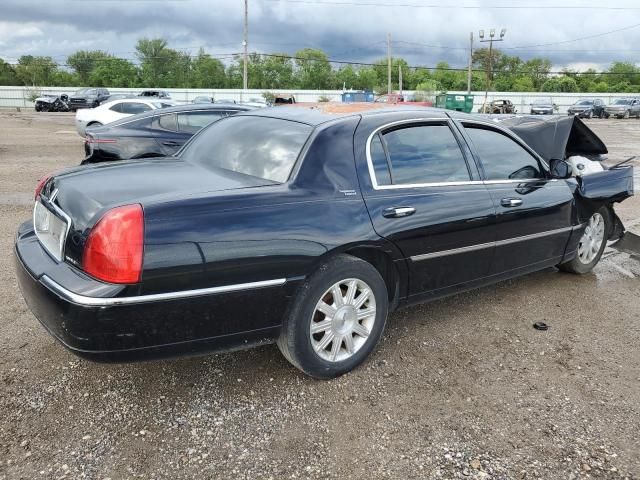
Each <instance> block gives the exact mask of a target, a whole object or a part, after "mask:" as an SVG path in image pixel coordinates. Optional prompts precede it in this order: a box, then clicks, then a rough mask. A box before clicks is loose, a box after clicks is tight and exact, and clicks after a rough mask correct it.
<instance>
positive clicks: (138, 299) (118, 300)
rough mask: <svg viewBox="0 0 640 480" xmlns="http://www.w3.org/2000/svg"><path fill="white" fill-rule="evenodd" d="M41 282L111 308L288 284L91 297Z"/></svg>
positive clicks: (61, 293) (81, 301)
mask: <svg viewBox="0 0 640 480" xmlns="http://www.w3.org/2000/svg"><path fill="white" fill-rule="evenodd" d="M40 282H41V283H42V284H43V285H44V286H45V287H47V288H48V289H49V290H51V292H53V293H54V294H56V295H58V296H59V297H61V298H63V299H64V300H67V301H69V302H72V303H75V304H78V305H83V306H90V307H109V306H116V305H132V304H140V303H149V302H156V301H163V300H177V299H183V298H193V297H201V296H204V295H217V294H220V293H231V292H239V291H243V290H252V289H258V288H265V287H276V286H281V285H284V284H285V283H286V282H287V279H286V278H277V279H274V280H263V281H260V282H250V283H236V284H233V285H223V286H220V287H209V288H199V289H196V290H182V291H177V292H167V293H154V294H150V295H138V296H134V297H108V298H100V297H89V296H86V295H81V294H79V293H75V292H72V291H70V290H67V289H66V288H65V287H63V286H62V285H60V284H59V283H58V282H56V281H55V280H52V279H51V278H50V277H48V276H47V275H42V277H41V278H40Z"/></svg>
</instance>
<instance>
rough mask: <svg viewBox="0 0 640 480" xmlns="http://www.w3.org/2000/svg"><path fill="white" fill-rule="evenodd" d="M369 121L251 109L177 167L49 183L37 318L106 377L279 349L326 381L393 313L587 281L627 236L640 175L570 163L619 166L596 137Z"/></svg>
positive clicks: (460, 122) (112, 170)
mask: <svg viewBox="0 0 640 480" xmlns="http://www.w3.org/2000/svg"><path fill="white" fill-rule="evenodd" d="M361 110H362V109H361V108H355V107H353V106H344V107H342V106H331V105H326V106H322V107H318V108H307V107H285V108H282V109H277V111H276V110H266V109H265V110H257V111H251V112H245V113H241V114H239V115H236V116H233V117H229V118H225V119H223V120H220V121H218V122H215V123H213V124H211V125H210V126H208V127H206V128H204V129H203V130H201V131H200V132H199V133H198V134H197V135H195V136H194V137H193V138H192V139H191V141H190V142H189V143H188V144H187V145H186V146H185V147H184V148H183V149H182V150H181V151H180V152H179V154H178V155H177V156H176V157H168V158H165V159H159V160H153V159H151V160H149V159H147V160H139V161H124V162H117V163H105V164H99V165H92V166H87V167H76V168H72V169H69V170H66V171H64V172H59V173H56V174H55V175H53V176H50V177H48V178H45V179H43V180H42V181H41V182H40V184H39V185H38V187H37V191H36V196H35V208H34V215H33V220H30V221H27V222H25V223H24V224H22V225H21V226H20V228H19V231H18V235H17V241H16V247H15V256H16V265H17V271H18V278H19V283H20V287H21V289H22V292H23V295H24V297H25V299H26V302H27V304H28V305H29V307H30V308H31V310H32V311H33V313H34V314H35V316H36V317H37V318H38V319H39V320H40V321H41V322H42V324H43V325H44V326H45V327H46V328H47V329H48V330H49V332H50V333H51V334H52V335H53V336H55V337H56V338H57V339H58V340H60V342H61V343H63V344H64V345H65V346H66V347H67V348H69V349H70V350H71V351H73V352H74V353H76V354H78V355H80V356H83V357H86V358H90V359H94V360H100V361H128V360H137V359H148V358H152V357H159V356H166V355H177V354H196V353H201V352H208V351H215V350H221V349H230V348H236V347H244V346H246V345H249V344H255V343H260V342H264V341H276V342H277V344H278V346H279V348H280V350H281V351H282V353H283V354H284V355H285V357H286V358H287V359H288V360H289V361H290V362H291V363H292V364H293V365H295V366H296V367H298V368H300V369H301V370H303V371H304V372H306V373H307V374H310V375H313V376H316V377H323V378H326V377H333V376H337V375H340V374H343V373H345V372H347V371H349V370H351V369H353V368H354V367H356V366H357V365H359V364H360V363H361V362H362V361H363V360H364V359H365V358H366V357H367V356H368V355H369V353H371V351H372V350H373V349H374V347H375V345H376V343H377V342H378V340H379V339H380V336H381V334H382V331H383V328H384V325H385V322H386V319H387V315H388V313H389V312H390V311H393V310H396V309H398V308H401V307H403V306H407V305H411V304H415V303H419V302H424V301H428V300H432V299H435V298H439V297H443V296H445V295H451V294H455V293H457V292H461V291H464V290H468V289H472V288H476V287H479V286H482V285H487V284H490V283H494V282H497V281H500V280H504V279H507V278H512V277H515V276H519V275H523V274H526V273H529V272H533V271H536V270H540V269H544V268H548V267H553V266H557V267H559V268H560V269H562V270H564V271H568V272H573V273H585V272H588V271H590V270H591V269H592V268H593V267H594V265H595V264H596V263H597V262H598V260H599V259H600V257H601V255H602V252H603V250H604V248H605V244H606V241H607V239H611V238H615V237H619V236H621V235H622V233H623V231H624V229H623V227H622V225H621V223H620V220H619V219H618V217H617V216H616V214H615V212H614V209H613V204H614V203H615V202H619V201H622V200H624V199H625V198H627V197H628V196H630V195H632V194H633V172H632V168H631V167H623V166H622V167H619V168H614V169H610V170H606V169H602V170H601V171H598V172H595V173H592V174H589V175H582V176H574V175H572V166H571V164H570V162H568V161H567V158H568V157H570V156H579V155H588V154H589V155H590V154H600V153H606V148H605V147H604V145H602V142H600V141H599V139H597V137H595V135H593V133H592V132H591V131H590V130H588V129H587V128H586V126H585V129H582V128H581V127H580V124H572V125H571V126H568V124H567V126H568V127H569V128H567V129H565V130H562V129H560V128H556V129H553V131H554V132H556V133H554V135H556V134H557V132H562V131H564V132H565V134H564V135H563V136H562V137H563V138H557V137H555V136H552V137H550V138H549V139H548V140H547V141H546V142H545V141H542V142H539V144H540V145H534V146H533V147H532V146H531V145H529V144H527V142H525V141H524V140H523V139H522V138H521V137H520V136H518V135H516V134H515V133H514V131H515V130H517V129H518V122H512V124H503V123H501V122H500V123H498V122H495V121H493V120H492V119H482V118H478V117H474V116H469V115H464V114H459V113H456V112H446V111H444V110H435V109H423V108H420V109H414V108H399V107H393V108H385V107H379V106H377V107H375V106H374V107H372V109H371V110H369V111H361ZM563 119H564V120H574V121H575V122H580V121H579V120H578V119H568V118H567V117H564V118H563ZM580 123H582V122H580ZM576 125H578V127H576ZM582 125H583V126H584V124H582ZM536 129H537V130H538V134H537V135H538V136H544V135H546V134H545V131H546V130H545V129H541V128H539V125H538V126H536V125H522V126H521V127H520V131H521V132H523V134H526V132H529V133H530V132H531V131H535V130H536ZM533 138H534V140H535V138H537V137H536V136H535V135H534V136H533ZM533 143H534V144H535V142H533ZM548 143H549V144H551V146H552V147H553V148H551V149H550V150H549V149H546V144H548ZM540 146H542V148H541V149H540V150H541V151H542V152H543V154H545V153H548V152H551V154H552V155H553V156H554V158H545V157H544V155H543V154H540V153H539V152H538V151H537V148H538V147H540ZM589 161H590V160H589Z"/></svg>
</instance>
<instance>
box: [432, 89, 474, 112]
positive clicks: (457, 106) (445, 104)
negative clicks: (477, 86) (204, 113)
mask: <svg viewBox="0 0 640 480" xmlns="http://www.w3.org/2000/svg"><path fill="white" fill-rule="evenodd" d="M436 107H438V108H446V109H447V110H456V111H458V112H465V113H470V112H471V110H473V95H454V94H452V93H442V94H440V95H438V96H436Z"/></svg>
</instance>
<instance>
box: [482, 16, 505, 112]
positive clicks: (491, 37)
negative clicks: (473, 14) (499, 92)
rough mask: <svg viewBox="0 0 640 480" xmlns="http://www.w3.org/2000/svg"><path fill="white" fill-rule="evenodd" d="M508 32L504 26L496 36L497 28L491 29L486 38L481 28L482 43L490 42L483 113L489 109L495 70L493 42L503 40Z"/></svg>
mask: <svg viewBox="0 0 640 480" xmlns="http://www.w3.org/2000/svg"><path fill="white" fill-rule="evenodd" d="M506 33H507V29H506V28H503V29H502V30H500V38H494V37H495V36H496V30H495V28H492V29H491V30H489V38H488V39H486V40H485V38H484V30H480V32H479V36H480V43H484V42H489V62H488V64H487V82H486V89H485V92H484V102H482V113H486V109H487V97H488V95H489V87H490V86H491V75H492V70H493V63H492V62H493V58H492V55H493V42H502V41H503V40H504V35H505V34H506Z"/></svg>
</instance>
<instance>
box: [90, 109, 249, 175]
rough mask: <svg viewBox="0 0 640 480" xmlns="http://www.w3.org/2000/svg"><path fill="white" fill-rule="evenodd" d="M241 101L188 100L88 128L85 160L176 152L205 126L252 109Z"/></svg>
mask: <svg viewBox="0 0 640 480" xmlns="http://www.w3.org/2000/svg"><path fill="white" fill-rule="evenodd" d="M251 109H252V107H248V106H242V105H221V104H212V103H209V104H197V105H193V104H189V105H181V106H176V107H168V108H163V109H160V110H151V111H148V112H145V113H141V114H138V115H134V116H132V117H128V118H125V119H122V120H118V121H115V122H112V123H110V124H109V125H105V126H102V127H97V128H92V129H90V130H89V131H87V133H86V136H85V140H84V151H85V154H86V157H85V159H84V160H83V162H82V163H83V164H85V163H95V162H105V161H111V160H128V159H131V158H148V157H163V156H166V155H173V154H174V153H176V152H177V151H178V150H179V149H180V148H181V147H182V145H184V144H185V143H186V142H187V140H189V139H190V138H191V137H192V136H193V135H194V134H195V133H197V132H198V131H199V130H200V129H201V128H202V127H205V126H207V125H209V124H210V123H211V122H215V121H216V120H219V119H221V118H223V117H228V116H229V115H235V114H236V113H239V112H245V111H248V110H251Z"/></svg>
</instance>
